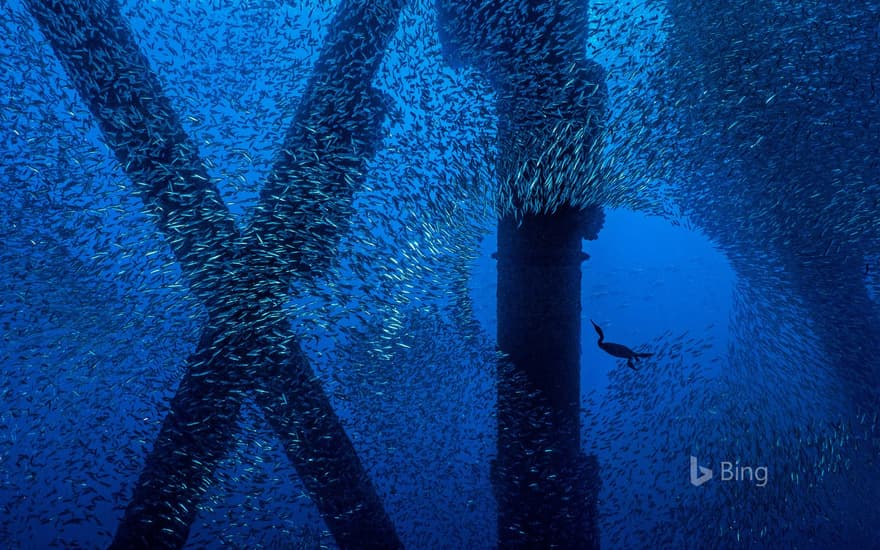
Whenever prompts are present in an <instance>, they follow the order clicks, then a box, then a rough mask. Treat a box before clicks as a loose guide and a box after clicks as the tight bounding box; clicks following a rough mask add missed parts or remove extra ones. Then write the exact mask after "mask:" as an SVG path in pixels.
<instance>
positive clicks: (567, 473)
mask: <svg viewBox="0 0 880 550" xmlns="http://www.w3.org/2000/svg"><path fill="white" fill-rule="evenodd" d="M580 219H581V217H580V215H579V212H578V211H576V210H575V209H573V208H566V209H563V210H562V211H558V212H556V213H555V214H552V215H527V216H526V217H525V218H524V219H523V220H522V223H521V225H517V221H516V220H515V219H514V218H513V217H512V216H509V217H506V218H503V219H501V220H500V222H499V225H498V253H497V259H498V347H499V348H500V350H501V351H502V352H504V354H505V357H504V359H502V360H501V362H500V364H499V370H498V455H497V458H496V460H495V463H494V464H493V472H492V474H493V483H494V485H495V493H496V498H497V500H498V541H499V547H501V548H519V547H530V548H537V547H541V548H584V549H587V548H598V531H597V527H596V496H597V495H596V492H597V490H598V479H597V477H598V465H597V462H596V460H595V457H585V456H584V455H582V454H581V452H580V330H581V322H580V316H581V300H580V298H581V292H580V285H581V261H582V260H583V253H582V252H581V238H582V237H581V235H582V233H581V231H580Z"/></svg>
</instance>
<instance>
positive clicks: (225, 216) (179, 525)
mask: <svg viewBox="0 0 880 550" xmlns="http://www.w3.org/2000/svg"><path fill="white" fill-rule="evenodd" d="M402 4H403V2H402V1H400V0H394V1H389V2H366V1H362V2H355V1H343V2H342V4H341V6H340V8H339V13H338V15H337V17H336V19H335V21H334V25H333V29H332V31H331V33H330V36H329V38H328V41H327V45H326V46H325V48H324V50H323V51H322V54H321V60H320V61H319V63H318V65H317V66H316V71H315V74H314V76H313V77H312V79H311V80H310V84H309V88H308V91H307V92H306V95H305V98H304V100H303V101H302V103H301V105H300V109H299V112H298V113H297V116H296V119H295V122H294V124H293V125H292V127H291V129H290V131H289V132H288V134H287V136H286V139H285V143H284V146H283V148H282V153H280V154H279V158H278V159H277V161H276V164H275V167H274V169H273V171H272V175H271V176H270V178H269V181H268V183H267V184H266V187H265V189H264V192H263V193H262V196H261V204H260V206H259V210H258V212H257V214H256V216H255V223H254V225H253V226H252V228H251V229H250V230H249V231H248V232H247V234H246V235H245V236H242V235H240V234H239V233H238V231H237V230H236V228H235V225H234V221H233V218H232V216H231V214H230V213H229V211H228V209H227V208H226V206H225V205H224V204H223V202H222V200H221V199H220V196H219V193H218V192H217V189H216V187H215V186H214V185H213V184H212V183H211V181H210V179H209V177H208V174H207V172H206V170H205V169H204V167H203V165H202V163H201V162H199V159H198V154H197V149H196V147H195V146H194V144H193V143H192V142H191V140H189V138H188V137H187V136H186V134H185V132H184V130H183V128H182V125H181V124H180V121H179V119H178V118H177V116H176V114H175V113H174V112H173V109H172V108H171V106H170V102H169V101H168V99H167V98H166V97H165V96H164V94H163V92H162V88H161V85H160V83H159V81H158V79H157V77H156V76H155V75H154V74H153V73H152V72H151V70H150V68H149V64H148V62H147V60H146V59H145V58H144V56H143V54H142V53H141V52H140V50H139V48H138V47H137V44H136V43H135V41H134V39H133V36H132V34H131V32H130V29H129V28H128V26H127V24H126V22H125V21H124V20H123V18H122V17H121V15H120V13H119V9H118V6H117V5H116V3H115V2H112V1H108V0H105V1H97V2H90V1H86V0H56V1H51V0H45V1H39V0H27V5H28V8H29V9H30V11H31V13H32V14H33V16H34V17H35V18H36V20H37V21H38V22H39V24H40V26H41V28H42V31H43V33H44V34H45V35H46V37H47V38H48V40H49V41H50V43H51V44H52V47H53V48H54V50H55V52H56V54H57V55H58V57H59V58H60V59H61V61H62V63H63V65H64V67H65V69H66V71H67V72H68V75H69V76H70V78H71V80H72V81H73V83H74V86H75V87H76V89H77V91H78V92H79V94H80V96H81V97H82V98H83V100H84V101H85V103H86V104H87V105H88V107H89V109H90V111H91V112H92V114H93V116H94V117H95V118H96V120H97V121H98V124H99V126H100V128H101V130H102V132H103V134H104V137H105V140H106V141H107V143H108V144H109V146H110V147H111V148H112V149H113V151H114V153H115V154H116V157H117V159H118V160H119V162H120V163H121V165H122V166H123V168H124V169H125V171H126V173H127V174H128V175H129V177H130V178H131V180H132V181H133V182H134V186H135V192H136V193H137V194H138V195H139V196H140V197H141V198H142V200H143V201H144V204H145V206H146V210H147V211H148V212H149V213H150V214H151V215H152V216H153V217H154V219H155V221H156V223H157V224H158V225H159V227H160V228H161V229H162V231H163V232H164V233H165V235H166V238H167V240H168V242H169V245H170V246H171V249H172V251H173V252H174V254H175V256H176V257H177V259H178V261H179V262H180V264H181V267H182V270H183V272H184V274H185V275H186V276H187V277H188V279H189V281H190V286H191V288H192V291H193V292H194V293H195V294H196V296H198V297H199V299H200V300H201V301H202V302H203V303H204V304H205V306H206V308H207V310H208V313H209V319H210V321H209V326H208V327H207V328H206V329H205V331H204V332H203V334H202V337H201V339H200V343H199V346H198V349H197V351H196V353H195V354H194V355H193V357H192V358H190V361H189V365H188V369H187V374H186V376H185V378H184V380H183V381H182V383H181V386H180V388H179V390H178V393H177V395H176V396H175V398H174V399H173V400H172V403H171V412H170V413H169V415H168V417H167V418H166V420H165V422H164V424H163V427H162V429H161V431H160V435H159V438H158V439H157V441H156V444H155V446H154V449H153V451H152V453H151V454H150V456H149V457H148V459H147V464H146V467H145V469H144V471H143V473H142V475H141V478H140V479H139V481H138V485H137V487H136V489H135V494H134V497H133V499H132V502H131V503H130V505H129V507H128V509H127V511H126V514H125V518H124V519H123V523H122V525H121V526H120V528H119V531H118V532H117V536H116V539H115V540H114V547H118V548H142V547H149V548H159V547H166V548H167V547H171V548H174V547H180V546H182V545H183V544H184V543H185V541H186V538H187V536H188V533H189V527H190V525H191V523H192V521H193V519H194V517H195V513H196V505H197V504H198V501H199V499H200V497H201V495H202V494H203V493H204V491H205V489H206V488H207V486H208V485H209V484H210V480H211V477H212V475H213V473H214V471H215V469H216V466H217V463H218V462H219V460H220V459H222V457H223V456H224V455H225V453H226V452H227V449H228V448H229V442H230V440H231V438H232V436H233V435H234V430H235V428H236V426H235V423H236V419H237V417H238V413H239V409H240V406H241V402H242V400H243V398H244V397H245V395H248V394H252V395H254V396H255V397H256V400H257V403H258V404H259V405H260V406H261V407H262V409H263V411H264V414H265V416H266V417H267V420H268V421H269V423H270V424H271V425H272V427H273V428H274V429H275V431H276V433H277V434H278V436H279V438H280V439H281V441H282V443H283V445H284V448H285V450H286V452H287V455H288V457H289V458H290V459H291V461H292V463H293V465H294V467H295V468H296V469H297V472H298V473H299V475H300V476H301V477H302V479H303V481H304V483H305V486H306V488H307V489H308V491H309V493H310V495H311V497H312V499H313V500H314V502H315V503H316V505H317V507H318V509H319V511H320V512H321V514H322V517H323V518H324V520H325V521H326V523H327V525H328V527H329V528H330V530H331V531H332V532H333V534H334V536H335V537H336V540H337V543H338V544H339V545H340V546H342V547H354V546H357V547H376V548H379V547H381V548H394V547H399V546H400V542H399V540H398V538H397V535H396V533H395V531H394V528H393V526H392V524H391V522H390V519H389V518H388V516H387V514H386V513H385V511H384V509H383V507H382V504H381V501H380V499H379V497H378V495H377V494H376V492H375V489H374V487H373V486H372V484H371V482H370V480H369V477H368V476H367V473H366V471H365V470H364V468H363V465H362V464H361V463H360V461H359V459H358V456H357V454H356V452H355V449H354V447H353V446H352V444H351V442H350V440H349V439H348V437H347V435H346V434H345V432H344V430H343V428H342V426H341V424H340V423H339V421H338V418H337V417H336V415H335V413H334V411H333V409H332V407H331V405H330V403H329V400H328V399H327V397H326V395H325V394H324V392H323V389H322V388H321V386H320V384H319V383H318V381H317V380H316V379H315V377H314V374H313V372H312V370H311V368H310V366H309V364H308V362H307V360H306V358H305V356H304V354H303V353H302V351H301V349H300V347H299V344H298V342H297V341H296V340H295V339H294V337H292V336H291V332H292V331H291V329H290V327H289V325H288V322H287V321H286V319H285V318H284V316H283V313H282V311H281V307H280V303H281V301H282V300H283V297H284V295H285V293H286V291H287V288H288V286H289V284H290V278H291V277H292V274H293V273H300V274H312V275H314V274H316V272H318V271H320V269H321V268H325V267H326V265H327V255H328V254H329V251H330V246H332V244H333V243H335V242H336V240H337V239H338V237H339V232H340V230H341V228H342V227H343V226H344V219H345V214H346V211H345V209H344V208H341V209H340V208H338V207H339V206H345V205H346V204H349V205H350V202H351V196H352V193H353V192H354V189H355V188H356V186H357V183H358V181H359V180H360V178H361V174H362V173H363V170H364V168H365V163H366V159H367V158H368V157H369V155H371V154H372V153H373V152H374V151H375V148H376V147H377V145H378V139H377V138H378V128H379V124H380V123H381V120H382V116H383V115H384V112H383V111H382V108H381V105H380V103H381V102H380V101H378V99H377V98H378V94H376V92H375V91H374V90H373V89H372V87H371V86H370V84H369V83H370V82H371V81H372V76H373V74H374V73H375V70H376V69H377V68H378V65H379V63H380V62H381V58H382V54H383V52H384V49H385V47H386V46H387V43H388V41H389V40H390V37H391V35H392V34H393V31H394V29H395V28H396V21H397V16H398V15H399V11H400V10H401V9H402ZM352 38H363V41H362V42H358V43H355V44H353V42H352ZM346 94H348V95H346ZM334 98H335V99H334ZM326 120H330V121H331V122H332V124H331V125H327V124H326V122H325V123H324V124H321V125H318V124H315V123H314V122H315V121H326ZM315 128H321V129H330V130H331V131H329V132H326V133H324V134H322V133H321V132H316V131H314V129H315ZM297 159H302V160H301V161H298V160H297ZM312 159H314V162H313V161H312Z"/></svg>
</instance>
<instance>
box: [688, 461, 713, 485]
mask: <svg viewBox="0 0 880 550" xmlns="http://www.w3.org/2000/svg"><path fill="white" fill-rule="evenodd" d="M710 479H712V470H710V469H709V468H704V467H703V466H700V465H699V464H698V462H697V457H695V456H693V455H691V485H693V486H694V487H699V486H700V485H702V484H704V483H706V482H707V481H709V480H710Z"/></svg>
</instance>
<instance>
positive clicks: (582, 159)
mask: <svg viewBox="0 0 880 550" xmlns="http://www.w3.org/2000/svg"><path fill="white" fill-rule="evenodd" d="M587 9H588V2H585V1H576V2H575V1H568V0H545V1H538V0H490V1H478V0H438V2H437V13H438V22H439V28H438V31H439V34H440V39H441V45H442V48H443V54H444V57H445V60H446V61H447V62H448V63H449V64H450V65H452V66H462V65H468V66H472V67H474V68H476V69H477V70H479V71H480V72H481V74H482V75H484V76H486V77H487V78H488V80H489V83H490V84H491V86H492V89H493V91H494V92H495V94H496V106H497V112H498V156H497V165H496V168H497V172H498V179H499V192H498V204H497V207H498V212H499V222H498V251H497V255H496V258H497V260H498V306H497V307H498V347H499V349H500V351H501V352H503V358H502V359H501V360H500V361H499V365H498V379H497V391H498V405H497V413H498V442H497V457H496V459H495V460H494V461H493V464H492V483H493V488H494V492H495V497H496V500H497V502H498V546H499V548H571V549H591V548H598V546H599V534H598V526H597V506H596V503H597V494H598V488H599V477H598V474H599V471H598V463H597V460H596V458H595V457H594V456H585V455H583V454H582V453H581V452H580V448H581V444H580V333H581V323H580V318H581V262H582V261H583V260H584V259H585V255H584V254H583V253H582V252H581V241H582V239H583V238H584V237H589V238H594V235H593V233H595V232H597V231H598V229H596V227H597V226H598V224H599V223H601V222H600V220H601V219H602V217H603V214H602V211H601V209H600V208H598V207H596V206H594V202H593V201H591V200H590V197H591V196H592V193H591V192H592V186H593V185H594V183H595V181H596V180H597V174H598V172H599V170H598V168H597V162H596V160H597V155H596V152H597V151H598V149H599V142H600V139H599V136H600V135H601V124H602V123H601V120H603V118H604V117H603V113H604V105H605V98H606V95H607V92H606V88H605V84H604V74H603V72H602V70H601V68H600V67H599V66H598V65H597V64H596V63H594V62H592V61H591V60H588V59H586V54H585V51H586V30H587Z"/></svg>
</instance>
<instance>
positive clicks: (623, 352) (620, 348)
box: [590, 319, 654, 371]
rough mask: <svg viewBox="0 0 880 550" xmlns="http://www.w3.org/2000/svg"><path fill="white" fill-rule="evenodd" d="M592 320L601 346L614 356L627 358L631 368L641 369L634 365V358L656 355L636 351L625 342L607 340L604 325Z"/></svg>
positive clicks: (628, 365) (627, 363)
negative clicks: (603, 329)
mask: <svg viewBox="0 0 880 550" xmlns="http://www.w3.org/2000/svg"><path fill="white" fill-rule="evenodd" d="M590 322H591V323H593V328H594V329H596V332H597V333H598V334H599V347H600V348H602V350H603V351H605V353H607V354H609V355H613V356H614V357H620V358H621V359H626V366H627V367H629V368H631V369H632V370H635V371H637V370H639V369H637V368H636V367H635V365H633V359H635V360H636V361H638V360H639V359H640V358H642V357H651V356H652V355H654V354H653V353H636V352H634V351H633V350H631V349H629V348H628V347H626V346H624V345H623V344H615V343H613V342H606V341H605V334H604V333H603V332H602V327H600V326H599V325H597V324H596V322H595V321H593V320H592V319H590Z"/></svg>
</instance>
